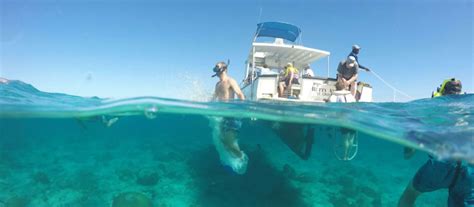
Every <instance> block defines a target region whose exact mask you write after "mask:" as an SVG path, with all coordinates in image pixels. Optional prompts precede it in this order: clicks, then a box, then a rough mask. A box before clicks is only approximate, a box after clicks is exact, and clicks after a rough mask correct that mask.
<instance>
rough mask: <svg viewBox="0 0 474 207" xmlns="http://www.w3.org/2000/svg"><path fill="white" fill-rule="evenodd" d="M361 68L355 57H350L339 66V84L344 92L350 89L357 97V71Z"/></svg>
mask: <svg viewBox="0 0 474 207" xmlns="http://www.w3.org/2000/svg"><path fill="white" fill-rule="evenodd" d="M358 68H359V66H358V64H357V61H356V59H355V58H354V57H353V56H349V57H348V58H347V59H346V60H343V61H341V62H340V63H339V65H338V66H337V82H338V84H339V85H341V86H343V87H342V88H343V89H344V90H348V89H350V91H351V94H352V95H353V96H355V92H356V88H357V77H358V74H357V70H358Z"/></svg>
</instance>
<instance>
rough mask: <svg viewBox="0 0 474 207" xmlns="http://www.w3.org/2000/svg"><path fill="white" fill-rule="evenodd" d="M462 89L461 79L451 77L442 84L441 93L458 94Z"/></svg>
mask: <svg viewBox="0 0 474 207" xmlns="http://www.w3.org/2000/svg"><path fill="white" fill-rule="evenodd" d="M461 90H462V84H461V81H459V80H456V79H454V78H453V79H451V81H448V82H447V83H446V84H445V86H444V91H443V95H453V94H460V93H461Z"/></svg>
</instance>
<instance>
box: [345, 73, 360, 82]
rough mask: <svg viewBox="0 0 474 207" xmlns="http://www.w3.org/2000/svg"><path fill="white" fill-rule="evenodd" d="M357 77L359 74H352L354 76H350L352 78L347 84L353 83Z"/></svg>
mask: <svg viewBox="0 0 474 207" xmlns="http://www.w3.org/2000/svg"><path fill="white" fill-rule="evenodd" d="M358 76H359V74H357V73H356V74H354V75H353V76H352V78H351V79H349V80H348V81H347V82H349V83H353V82H354V81H355V80H357V77H358Z"/></svg>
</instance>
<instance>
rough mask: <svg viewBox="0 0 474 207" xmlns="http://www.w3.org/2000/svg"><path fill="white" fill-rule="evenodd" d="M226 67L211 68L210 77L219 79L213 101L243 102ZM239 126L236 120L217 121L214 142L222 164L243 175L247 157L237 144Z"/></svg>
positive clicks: (224, 65) (235, 82) (222, 65)
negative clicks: (218, 129) (217, 128)
mask: <svg viewBox="0 0 474 207" xmlns="http://www.w3.org/2000/svg"><path fill="white" fill-rule="evenodd" d="M227 67H228V64H226V63H224V62H218V63H217V64H216V65H215V67H214V68H213V71H214V73H215V74H214V75H213V76H212V77H215V76H217V77H219V82H217V84H216V88H215V92H214V96H213V100H216V101H224V102H225V101H231V100H234V97H235V96H237V97H238V98H239V99H240V100H245V97H244V94H243V93H242V91H241V90H240V87H239V85H238V84H237V81H235V80H234V79H233V78H232V77H230V76H229V75H227ZM241 126H242V122H241V121H240V120H238V119H236V118H233V117H224V118H222V120H220V121H219V128H220V133H219V137H217V140H216V139H215V140H214V141H215V144H216V147H217V148H218V152H219V155H220V156H221V161H222V162H223V164H224V165H228V166H230V167H232V170H233V171H234V172H236V173H238V174H243V173H245V171H246V169H247V162H248V158H247V155H245V153H244V152H243V151H242V150H240V147H239V145H238V143H237V134H238V131H239V130H240V128H241ZM216 141H217V142H216ZM220 147H222V148H223V150H219V149H221V148H220Z"/></svg>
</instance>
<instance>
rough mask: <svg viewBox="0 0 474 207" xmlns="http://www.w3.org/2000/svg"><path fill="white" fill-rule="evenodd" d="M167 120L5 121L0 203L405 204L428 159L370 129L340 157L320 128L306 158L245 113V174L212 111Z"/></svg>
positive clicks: (118, 206)
mask: <svg viewBox="0 0 474 207" xmlns="http://www.w3.org/2000/svg"><path fill="white" fill-rule="evenodd" d="M165 120H166V121H163V120H161V121H156V120H151V121H150V120H145V119H143V120H142V119H136V118H128V119H127V118H124V119H122V120H120V121H119V122H117V123H116V124H115V125H113V126H112V127H109V128H106V127H103V126H101V125H100V124H97V123H95V122H88V121H85V122H84V121H81V120H79V121H78V120H29V121H18V120H13V121H11V120H6V121H5V120H4V121H2V122H0V126H1V129H2V130H3V132H4V133H2V135H1V142H0V143H1V144H0V206H6V207H26V206H33V207H41V206H68V207H69V206H71V207H76V206H77V207H79V206H112V207H124V206H128V207H147V206H157V207H170V206H193V207H198V206H199V207H200V206H202V207H208V206H230V207H232V206H239V207H240V206H272V207H273V206H285V207H287V206H295V207H298V206H336V207H339V206H341V207H343V206H354V207H355V206H374V207H377V206H396V203H397V201H398V198H399V197H400V195H401V193H402V192H403V189H404V188H405V186H406V185H407V184H408V182H409V181H410V179H411V178H412V176H413V175H414V173H415V172H416V170H417V169H418V167H419V166H421V165H422V164H423V163H424V162H425V161H426V158H427V156H426V154H424V153H421V152H418V153H417V155H416V156H415V157H414V158H413V159H411V160H404V159H403V158H402V147H401V146H399V145H395V144H392V143H388V142H386V141H384V140H379V139H375V138H372V137H368V136H365V135H363V134H362V135H360V142H359V146H360V148H359V150H360V152H359V154H358V155H357V157H356V158H355V159H354V160H353V161H349V162H346V161H339V160H337V159H336V158H335V156H334V155H333V151H332V150H331V147H330V146H331V141H330V140H329V138H328V136H326V135H325V134H324V133H326V132H325V130H324V128H321V129H320V130H319V131H318V132H319V134H318V135H317V136H316V141H315V146H314V148H313V153H312V156H311V158H310V159H309V160H307V161H304V160H301V159H299V158H298V157H297V156H296V155H294V154H293V153H292V152H291V151H290V150H289V149H288V148H287V147H286V146H285V145H284V144H283V143H282V142H281V141H280V140H279V139H278V138H277V137H275V136H274V135H272V132H271V129H269V128H266V127H263V125H260V124H258V123H252V122H246V123H245V124H244V128H243V129H242V130H241V132H240V134H239V137H240V143H241V145H242V149H243V150H244V151H245V152H246V153H247V154H248V156H249V159H250V161H249V166H248V171H247V173H246V174H245V175H237V174H235V173H233V172H232V171H231V170H230V168H228V167H223V166H222V165H221V164H220V162H219V158H218V155H217V152H216V151H215V149H214V147H213V145H212V140H211V134H210V131H211V130H210V128H209V126H208V122H206V119H205V118H198V119H196V118H192V119H190V118H187V117H168V119H165ZM165 122H166V123H167V124H165ZM137 123H140V124H137ZM170 123H185V124H179V125H178V124H170ZM38 125H41V127H38ZM446 197H447V192H446V191H438V192H434V193H430V194H426V195H423V196H422V197H421V198H420V199H419V201H418V202H417V204H418V205H417V206H430V207H433V206H434V207H437V206H439V207H440V206H446Z"/></svg>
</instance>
